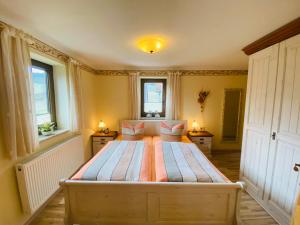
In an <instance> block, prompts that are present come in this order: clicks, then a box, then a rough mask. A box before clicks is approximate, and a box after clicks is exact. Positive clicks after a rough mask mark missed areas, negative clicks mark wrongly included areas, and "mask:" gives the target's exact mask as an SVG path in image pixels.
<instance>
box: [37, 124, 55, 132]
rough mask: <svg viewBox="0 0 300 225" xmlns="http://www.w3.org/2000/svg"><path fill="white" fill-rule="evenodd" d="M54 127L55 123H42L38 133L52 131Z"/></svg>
mask: <svg viewBox="0 0 300 225" xmlns="http://www.w3.org/2000/svg"><path fill="white" fill-rule="evenodd" d="M54 127H55V122H50V123H43V124H41V125H40V126H39V131H40V132H49V131H53V130H54Z"/></svg>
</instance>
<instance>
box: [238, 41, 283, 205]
mask: <svg viewBox="0 0 300 225" xmlns="http://www.w3.org/2000/svg"><path fill="white" fill-rule="evenodd" d="M278 49H279V45H278V44H276V45H274V46H271V47H269V48H267V49H264V50H262V51H260V52H257V53H255V54H253V55H251V56H250V60H249V72H248V84H247V98H246V110H245V121H244V134H243V146H242V158H241V174H240V179H241V180H243V181H245V182H246V184H247V185H246V190H247V192H248V193H250V194H251V195H252V196H253V197H254V198H255V199H257V200H258V201H262V199H263V189H264V185H265V180H266V169H267V160H268V151H269V143H270V139H271V126H272V115H273V108H274V99H275V98H274V96H275V86H276V77H277V65H278Z"/></svg>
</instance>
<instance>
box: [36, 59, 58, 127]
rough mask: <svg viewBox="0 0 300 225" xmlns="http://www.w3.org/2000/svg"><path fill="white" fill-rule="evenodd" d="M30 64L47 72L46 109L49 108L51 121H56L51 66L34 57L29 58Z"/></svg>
mask: <svg viewBox="0 0 300 225" xmlns="http://www.w3.org/2000/svg"><path fill="white" fill-rule="evenodd" d="M31 66H32V67H35V68H40V69H43V70H45V71H46V73H47V94H48V109H49V113H50V118H51V122H55V123H56V106H55V90H54V78H53V66H52V65H49V64H46V63H43V62H40V61H38V60H35V59H31ZM37 125H38V124H37Z"/></svg>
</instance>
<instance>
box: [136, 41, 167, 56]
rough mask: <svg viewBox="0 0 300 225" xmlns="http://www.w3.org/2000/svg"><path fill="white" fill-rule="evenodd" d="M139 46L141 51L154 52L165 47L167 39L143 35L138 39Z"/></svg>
mask: <svg viewBox="0 0 300 225" xmlns="http://www.w3.org/2000/svg"><path fill="white" fill-rule="evenodd" d="M137 46H138V47H139V49H140V50H141V51H143V52H147V53H150V54H153V53H157V52H159V51H160V50H161V49H162V48H164V47H165V40H164V39H163V38H160V37H143V38H140V39H139V40H138V41H137Z"/></svg>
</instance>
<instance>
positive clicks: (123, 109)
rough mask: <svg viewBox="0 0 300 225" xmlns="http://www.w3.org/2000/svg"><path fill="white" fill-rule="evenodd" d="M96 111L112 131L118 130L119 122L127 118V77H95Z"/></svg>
mask: <svg viewBox="0 0 300 225" xmlns="http://www.w3.org/2000/svg"><path fill="white" fill-rule="evenodd" d="M96 80H97V81H96V83H95V84H96V92H97V94H96V95H97V97H96V98H97V100H96V102H97V111H98V116H99V120H103V121H104V122H105V124H106V126H107V127H109V128H110V129H112V130H118V129H119V121H120V120H122V119H128V118H129V108H128V101H129V99H128V97H129V92H128V76H96Z"/></svg>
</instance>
